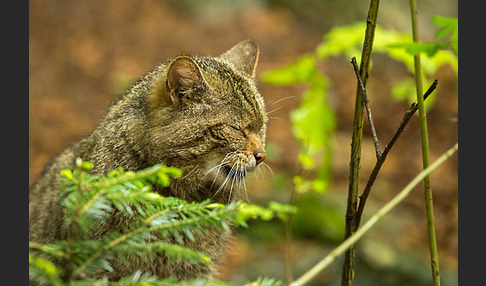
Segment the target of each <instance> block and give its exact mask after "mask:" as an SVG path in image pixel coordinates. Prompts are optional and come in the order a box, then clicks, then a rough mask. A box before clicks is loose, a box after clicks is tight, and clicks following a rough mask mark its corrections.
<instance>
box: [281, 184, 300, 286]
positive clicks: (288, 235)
mask: <svg viewBox="0 0 486 286" xmlns="http://www.w3.org/2000/svg"><path fill="white" fill-rule="evenodd" d="M296 198H297V191H296V190H295V187H294V189H293V190H292V194H291V195H290V200H289V205H291V206H294V205H295V200H296ZM284 227H285V260H284V263H285V277H286V279H287V284H289V285H290V284H291V283H292V282H293V281H294V277H293V275H292V264H291V262H290V253H291V250H292V214H288V216H287V221H286V222H285V226H284Z"/></svg>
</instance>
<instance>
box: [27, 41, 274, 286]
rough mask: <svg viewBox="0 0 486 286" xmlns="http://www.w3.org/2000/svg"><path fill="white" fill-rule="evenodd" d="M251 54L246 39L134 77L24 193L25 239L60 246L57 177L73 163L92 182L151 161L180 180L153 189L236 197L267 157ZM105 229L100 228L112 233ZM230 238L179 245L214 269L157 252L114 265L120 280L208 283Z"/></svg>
mask: <svg viewBox="0 0 486 286" xmlns="http://www.w3.org/2000/svg"><path fill="white" fill-rule="evenodd" d="M258 57H259V49H258V46H257V45H256V44H255V43H254V42H253V41H251V40H246V41H243V42H240V43H239V44H237V45H235V46H234V47H232V48H231V49H229V50H228V51H226V52H224V53H223V54H221V55H220V56H217V57H209V56H185V55H184V56H178V57H176V58H174V59H170V60H167V61H166V62H164V63H162V64H160V65H158V66H156V67H155V68H154V69H153V70H151V71H150V72H148V73H147V74H146V75H145V76H143V77H142V78H140V79H139V80H138V81H137V82H136V83H135V84H134V85H133V86H132V87H131V88H130V89H129V90H128V91H127V92H126V93H125V94H124V95H123V96H121V97H120V98H119V99H118V100H116V101H115V102H114V103H113V104H112V105H111V106H110V107H109V109H108V111H107V113H106V114H105V116H104V118H103V119H102V120H101V122H100V123H99V125H98V126H97V127H96V128H95V129H94V131H92V132H91V133H90V134H88V135H87V136H85V137H84V138H82V139H81V140H80V141H78V142H75V143H73V144H72V145H70V146H69V147H68V148H67V149H65V150H64V151H62V152H61V153H59V154H58V155H57V156H55V157H54V158H53V159H52V160H51V161H50V162H49V163H48V164H47V165H46V167H45V168H44V170H43V172H42V174H41V176H40V178H39V179H38V180H37V181H36V182H35V183H34V184H33V186H32V187H31V189H30V192H29V240H31V241H37V242H41V243H50V242H54V241H56V240H60V239H66V233H65V230H64V229H63V228H62V227H61V226H62V219H63V213H62V210H61V208H60V206H59V196H58V193H59V182H60V171H61V170H63V169H68V168H72V167H73V166H74V162H75V159H76V158H78V157H80V158H81V159H83V160H84V161H89V162H91V163H93V166H94V168H93V170H92V172H93V173H94V174H103V175H104V174H106V173H107V172H109V171H111V170H114V169H117V168H118V167H123V168H124V169H125V170H139V169H143V168H146V167H149V166H152V165H154V164H157V163H164V164H165V165H167V166H172V167H177V168H180V169H181V170H182V171H183V175H182V176H181V177H179V178H176V179H173V180H172V181H171V183H170V186H169V187H168V188H160V189H158V191H159V192H160V193H161V194H162V195H164V196H175V197H178V198H181V199H184V200H186V201H202V200H205V199H212V200H213V201H215V202H219V203H229V202H231V201H234V200H237V199H239V198H241V196H242V193H243V192H244V191H243V190H242V188H241V185H242V184H241V181H242V180H244V179H245V176H246V175H247V173H249V172H252V171H253V170H254V169H255V168H257V167H258V165H259V164H260V163H262V161H263V160H264V159H265V157H266V153H265V136H266V123H267V115H266V112H265V104H264V101H263V97H262V96H261V95H260V93H259V92H258V90H257V87H256V82H255V81H256V80H255V72H256V65H257V62H258ZM116 223H123V221H116V219H114V223H113V225H108V226H106V230H107V231H108V230H110V229H112V228H115V227H116V226H115V225H116ZM230 237H231V235H230V234H228V233H221V232H218V231H215V230H213V231H209V232H208V233H207V234H205V235H199V236H196V237H195V240H194V241H187V242H186V244H185V246H186V247H189V248H191V249H194V250H196V251H204V252H206V253H207V254H208V256H209V257H210V258H211V260H212V261H213V263H212V264H210V265H203V266H201V267H194V265H192V264H189V263H184V262H177V263H176V262H173V261H170V259H168V258H167V257H166V256H164V255H163V254H162V255H160V256H159V257H156V258H154V259H151V260H150V261H149V262H145V261H141V260H136V261H131V262H130V264H129V265H124V264H123V263H120V261H115V262H114V263H113V265H112V266H113V268H114V269H115V270H114V271H113V272H112V273H110V274H109V277H110V279H112V280H117V279H119V278H121V277H124V276H126V275H129V274H132V273H133V272H135V271H136V270H138V269H140V270H142V271H144V272H145V271H150V272H152V274H155V275H156V276H158V277H159V278H164V277H168V276H175V277H177V278H179V279H193V278H197V277H205V278H209V279H213V278H214V277H215V276H216V273H217V266H218V264H219V262H220V261H221V256H222V255H223V253H224V249H225V246H226V245H227V243H228V242H229V240H230Z"/></svg>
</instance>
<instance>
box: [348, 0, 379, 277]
mask: <svg viewBox="0 0 486 286" xmlns="http://www.w3.org/2000/svg"><path fill="white" fill-rule="evenodd" d="M379 6H380V1H379V0H371V1H370V7H369V10H368V17H367V19H366V31H365V38H364V42H363V49H362V52H361V63H360V76H361V79H362V81H363V86H365V87H366V83H367V82H368V71H369V64H370V59H371V52H372V48H373V40H374V37H375V27H376V20H377V17H378V8H379ZM363 111H364V98H363V95H362V92H361V88H360V83H358V84H357V87H356V99H355V107H354V121H353V137H352V141H351V159H350V163H349V188H348V200H347V206H346V226H345V233H344V238H345V239H346V238H348V237H350V236H351V235H352V234H353V233H354V231H355V229H356V227H355V223H356V211H357V206H358V181H359V168H360V158H361V141H362V138H363V113H364V112H363ZM354 269H355V249H354V246H351V247H350V248H349V250H348V251H346V255H345V257H344V264H343V274H342V278H341V285H343V286H344V285H346V286H347V285H353V284H354Z"/></svg>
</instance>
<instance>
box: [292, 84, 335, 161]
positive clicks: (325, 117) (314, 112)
mask: <svg viewBox="0 0 486 286" xmlns="http://www.w3.org/2000/svg"><path fill="white" fill-rule="evenodd" d="M290 119H291V121H292V131H293V133H294V135H295V137H296V138H297V139H299V140H301V141H302V142H303V143H304V148H305V150H306V152H307V153H308V154H309V155H314V154H316V153H317V152H318V151H320V150H322V149H323V148H326V146H329V145H328V144H329V142H330V138H331V136H332V133H333V131H334V128H335V125H336V122H335V120H336V119H335V116H334V111H333V110H332V108H331V107H330V106H329V103H328V102H327V80H326V79H325V78H324V77H323V76H319V80H318V81H316V82H315V83H314V84H313V85H312V86H311V87H310V88H309V89H308V90H307V91H306V92H305V93H304V98H303V99H302V102H301V104H300V106H299V107H298V108H297V109H295V110H293V111H292V112H291V113H290Z"/></svg>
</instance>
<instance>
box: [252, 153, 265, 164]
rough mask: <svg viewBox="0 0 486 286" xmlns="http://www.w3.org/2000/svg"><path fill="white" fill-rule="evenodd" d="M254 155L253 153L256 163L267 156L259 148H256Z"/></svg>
mask: <svg viewBox="0 0 486 286" xmlns="http://www.w3.org/2000/svg"><path fill="white" fill-rule="evenodd" d="M254 155H255V160H256V164H257V165H258V164H260V163H261V162H263V160H265V158H267V153H265V152H263V151H260V150H258V151H257V152H256V153H255V154H254Z"/></svg>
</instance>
